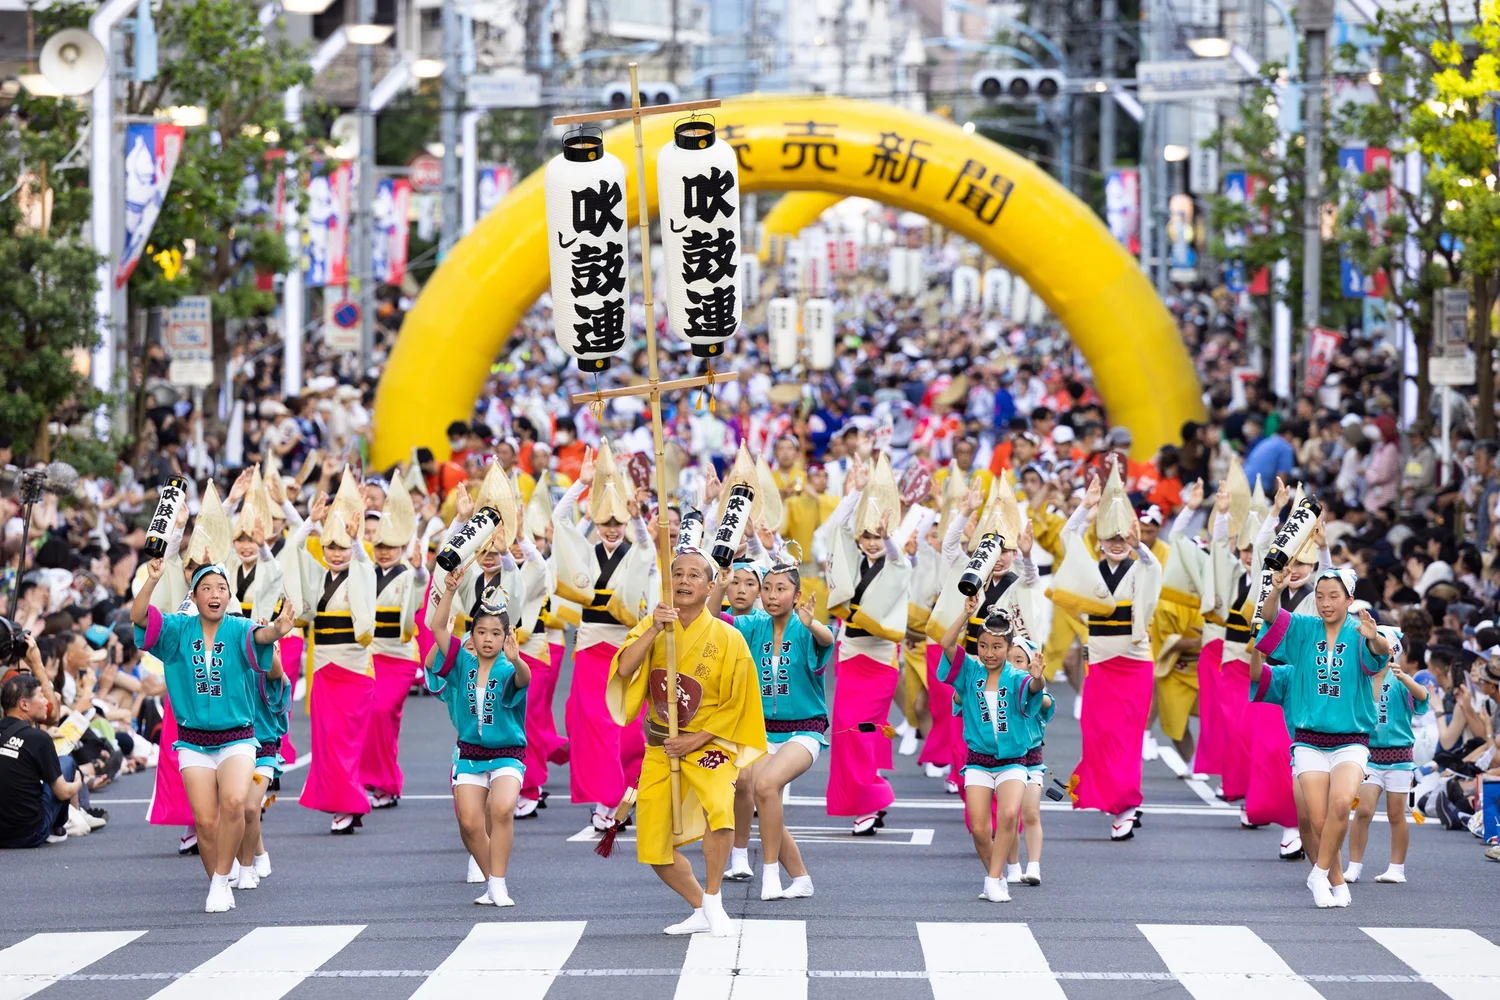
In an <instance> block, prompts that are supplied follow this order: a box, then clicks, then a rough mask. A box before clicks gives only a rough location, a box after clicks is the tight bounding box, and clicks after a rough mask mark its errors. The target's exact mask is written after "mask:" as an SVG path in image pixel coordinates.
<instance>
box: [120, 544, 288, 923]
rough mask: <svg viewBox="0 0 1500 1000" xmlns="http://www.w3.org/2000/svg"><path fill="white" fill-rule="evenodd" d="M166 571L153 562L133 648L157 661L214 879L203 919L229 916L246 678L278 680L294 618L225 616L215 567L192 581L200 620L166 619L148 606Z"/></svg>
mask: <svg viewBox="0 0 1500 1000" xmlns="http://www.w3.org/2000/svg"><path fill="white" fill-rule="evenodd" d="M162 570H163V562H162V560H160V559H154V560H152V561H151V563H150V565H149V567H148V569H147V576H146V580H145V585H144V586H142V587H141V589H140V591H139V593H137V594H136V596H135V600H134V602H133V603H132V604H131V607H130V620H131V622H132V623H133V624H134V625H135V641H136V645H137V646H139V647H140V648H141V649H142V650H146V651H148V652H152V653H153V654H154V655H155V656H157V657H158V658H159V659H160V660H161V661H162V666H163V669H164V672H165V679H166V683H167V691H168V692H169V693H170V694H172V695H174V697H173V699H172V702H173V706H174V711H175V712H176V714H177V739H176V740H175V742H174V743H173V749H174V750H176V751H177V760H178V766H179V767H180V768H181V770H182V784H183V788H184V790H185V791H186V792H187V797H188V802H189V803H190V804H191V806H192V810H193V821H194V823H195V825H196V826H197V829H198V851H199V855H200V857H201V858H202V859H203V865H204V867H205V868H206V869H207V870H208V872H209V875H210V876H211V878H210V881H209V890H208V899H207V901H206V903H205V904H204V910H205V911H206V912H208V913H223V912H225V911H227V910H230V909H233V908H234V890H233V889H232V888H231V887H230V884H229V873H230V870H231V869H232V868H233V866H234V861H235V857H234V856H235V854H236V852H237V851H238V850H239V847H240V841H241V838H242V836H243V834H244V832H245V831H244V823H245V803H246V800H247V799H248V798H249V797H250V787H251V782H252V776H253V775H254V773H255V752H256V747H257V745H258V744H257V742H256V739H255V727H254V709H253V706H252V704H251V700H250V693H251V682H252V677H251V675H252V674H263V673H266V672H268V671H269V672H271V673H272V679H275V678H276V677H279V676H280V667H279V666H278V665H276V664H275V663H274V661H273V657H272V655H271V646H272V644H273V643H275V642H276V641H277V640H278V639H280V638H281V637H282V636H283V635H285V634H286V633H287V632H288V631H289V630H290V629H291V627H292V616H291V609H290V608H283V609H282V612H281V616H280V617H279V618H277V619H276V621H275V622H273V623H271V624H270V625H265V626H257V625H256V624H255V623H254V622H252V621H251V620H250V619H248V618H243V617H240V616H237V615H227V614H226V613H227V611H228V610H229V607H230V600H231V593H230V589H229V575H228V573H226V572H225V570H224V567H223V566H220V565H218V564H213V565H209V566H204V567H203V568H201V569H199V570H198V571H197V572H195V573H194V574H193V579H192V581H191V583H190V585H189V595H190V597H191V599H192V602H193V604H194V606H195V607H196V608H197V610H198V614H197V615H186V614H170V615H163V614H162V613H161V612H160V611H159V610H157V609H156V608H154V607H152V605H151V593H152V591H153V590H155V589H156V585H157V583H158V582H159V581H160V580H161V576H162Z"/></svg>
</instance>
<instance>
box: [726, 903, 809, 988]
mask: <svg viewBox="0 0 1500 1000" xmlns="http://www.w3.org/2000/svg"><path fill="white" fill-rule="evenodd" d="M736 965H737V967H738V968H739V972H740V974H739V976H737V977H736V978H735V983H734V991H733V993H732V994H731V996H732V998H733V1000H807V923H806V922H805V921H802V920H745V921H742V922H741V924H740V952H739V960H738V962H737V963H736Z"/></svg>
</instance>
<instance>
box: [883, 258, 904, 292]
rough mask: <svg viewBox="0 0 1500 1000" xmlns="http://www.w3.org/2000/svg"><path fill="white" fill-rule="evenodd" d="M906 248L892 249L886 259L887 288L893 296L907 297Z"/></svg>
mask: <svg viewBox="0 0 1500 1000" xmlns="http://www.w3.org/2000/svg"><path fill="white" fill-rule="evenodd" d="M906 253H907V250H906V247H891V251H890V256H889V257H888V258H887V259H886V270H887V272H888V275H887V278H886V288H887V289H889V291H890V293H891V294H892V295H906V294H908V292H907V291H906V272H907V268H906Z"/></svg>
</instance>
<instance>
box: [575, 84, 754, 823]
mask: <svg viewBox="0 0 1500 1000" xmlns="http://www.w3.org/2000/svg"><path fill="white" fill-rule="evenodd" d="M718 106H719V102H718V101H716V100H709V101H682V102H680V103H678V104H658V105H655V106H653V107H649V108H643V107H641V91H640V80H639V70H638V67H637V64H635V63H631V64H630V108H629V109H628V110H620V111H591V112H589V113H587V114H582V115H559V116H558V117H556V118H553V119H552V124H554V125H580V124H584V123H587V122H604V121H616V120H620V119H625V118H629V119H630V120H631V121H632V122H634V124H635V177H636V201H637V205H638V207H639V209H640V211H639V213H638V214H639V216H640V218H639V220H638V222H639V225H640V231H641V277H642V288H643V290H644V294H645V305H646V360H647V364H648V366H649V374H650V377H649V378H648V379H647V381H646V384H645V385H635V386H625V387H623V388H619V389H604V390H602V391H600V390H596V391H594V392H583V393H575V394H574V395H573V402H574V403H602V402H603V401H604V400H606V399H617V398H619V397H622V396H645V397H647V398H648V399H650V401H651V438H652V443H653V444H654V445H655V447H656V501H657V503H656V506H657V518H658V519H657V532H656V561H657V564H658V566H659V567H660V570H661V602H662V603H663V604H667V605H670V604H671V603H672V560H671V552H670V542H669V541H668V537H667V536H668V534H669V525H668V521H667V489H666V486H667V478H666V440H665V438H664V436H663V434H662V427H661V394H662V393H663V392H670V391H672V390H675V389H693V388H697V387H698V386H705V385H707V386H711V385H713V384H714V382H715V381H717V380H719V379H725V380H732V379H734V378H737V377H738V373H736V372H724V373H715V374H713V375H699V376H696V377H694V378H683V379H675V380H672V381H668V382H663V381H662V380H661V370H660V368H659V367H658V365H657V360H656V302H655V300H654V299H653V298H652V296H651V218H650V215H649V214H648V213H647V211H646V150H645V146H644V144H643V142H642V139H641V119H642V118H644V117H646V116H647V115H670V114H680V113H682V112H684V111H701V110H703V109H705V108H717V107H718ZM703 613H704V614H711V613H713V611H711V610H710V609H708V608H705V609H704V611H703ZM680 627H681V626H680V625H674V626H673V627H672V628H670V629H668V630H667V631H665V632H663V633H662V635H663V638H664V639H665V640H666V660H667V692H668V694H667V734H668V736H671V737H676V736H677V735H678V732H677V630H678V628H680ZM641 669H643V670H647V671H648V672H649V670H650V662H649V657H648V662H647V663H646V664H644V665H643V666H642V668H641ZM649 686H650V678H649V677H648V678H647V687H648V690H647V701H648V703H649V700H650V690H649ZM667 761H668V766H669V767H670V768H671V790H672V833H673V834H674V835H675V834H681V833H682V765H681V762H680V761H678V759H677V758H676V757H669V758H668V759H667Z"/></svg>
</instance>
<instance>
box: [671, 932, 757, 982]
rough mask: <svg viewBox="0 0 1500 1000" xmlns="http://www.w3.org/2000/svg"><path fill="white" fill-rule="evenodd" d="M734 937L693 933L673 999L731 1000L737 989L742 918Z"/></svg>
mask: <svg viewBox="0 0 1500 1000" xmlns="http://www.w3.org/2000/svg"><path fill="white" fill-rule="evenodd" d="M734 924H735V933H734V935H733V936H731V937H722V938H716V937H712V936H710V935H708V934H694V935H693V936H692V937H690V938H689V939H688V950H687V957H686V958H684V959H683V960H682V973H681V974H680V975H679V976H678V977H677V992H676V993H675V994H673V997H674V1000H729V998H730V994H731V992H733V990H734V966H735V962H736V961H738V960H739V955H740V935H741V934H742V933H743V929H744V923H743V921H739V920H736V921H735V922H734Z"/></svg>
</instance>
